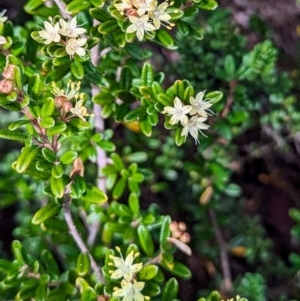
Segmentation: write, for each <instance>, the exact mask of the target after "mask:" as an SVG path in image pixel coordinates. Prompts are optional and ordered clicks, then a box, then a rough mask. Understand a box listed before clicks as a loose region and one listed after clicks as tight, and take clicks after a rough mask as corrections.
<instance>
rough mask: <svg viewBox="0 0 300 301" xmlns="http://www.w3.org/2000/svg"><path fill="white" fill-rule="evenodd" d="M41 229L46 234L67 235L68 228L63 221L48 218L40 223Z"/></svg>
mask: <svg viewBox="0 0 300 301" xmlns="http://www.w3.org/2000/svg"><path fill="white" fill-rule="evenodd" d="M42 228H43V229H45V230H46V231H48V232H51V233H56V234H63V233H68V232H69V228H68V226H67V224H66V222H65V221H64V220H61V219H60V218H57V217H50V218H48V219H46V220H45V221H44V222H43V223H42Z"/></svg>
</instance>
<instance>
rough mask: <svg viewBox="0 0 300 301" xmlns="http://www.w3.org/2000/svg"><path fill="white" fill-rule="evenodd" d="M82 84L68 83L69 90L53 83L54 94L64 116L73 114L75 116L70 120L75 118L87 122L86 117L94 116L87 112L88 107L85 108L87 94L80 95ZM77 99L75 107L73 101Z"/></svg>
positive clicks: (57, 105)
mask: <svg viewBox="0 0 300 301" xmlns="http://www.w3.org/2000/svg"><path fill="white" fill-rule="evenodd" d="M80 86H81V83H80V82H77V83H74V82H71V81H70V82H68V84H67V89H66V90H63V89H60V88H59V87H58V86H57V85H56V84H55V83H54V82H53V83H52V93H53V94H54V95H55V98H54V100H55V104H56V107H57V108H59V109H61V110H62V116H63V117H66V114H67V113H69V112H71V113H72V114H73V115H71V116H69V117H67V119H65V120H68V119H70V118H72V117H74V116H77V117H79V118H80V119H82V120H83V121H86V120H85V118H84V117H87V116H93V114H89V113H88V112H87V109H86V107H84V106H83V102H84V98H85V94H84V93H79V90H80ZM73 99H75V107H73V104H72V100H73Z"/></svg>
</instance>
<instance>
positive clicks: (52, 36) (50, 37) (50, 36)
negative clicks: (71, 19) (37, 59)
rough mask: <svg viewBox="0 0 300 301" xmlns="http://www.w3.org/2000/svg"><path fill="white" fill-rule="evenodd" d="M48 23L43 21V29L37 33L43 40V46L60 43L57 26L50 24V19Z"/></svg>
mask: <svg viewBox="0 0 300 301" xmlns="http://www.w3.org/2000/svg"><path fill="white" fill-rule="evenodd" d="M49 20H50V21H51V23H50V22H47V21H45V22H44V27H45V29H43V30H41V31H38V33H39V35H40V37H41V38H43V39H45V41H44V44H46V45H48V44H51V43H52V42H55V43H58V42H59V41H60V35H59V33H58V31H59V24H58V23H56V24H54V25H53V24H52V19H51V18H49Z"/></svg>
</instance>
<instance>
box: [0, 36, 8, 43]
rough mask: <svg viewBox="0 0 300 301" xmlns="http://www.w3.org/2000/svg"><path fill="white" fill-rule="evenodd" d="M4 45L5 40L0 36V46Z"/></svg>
mask: <svg viewBox="0 0 300 301" xmlns="http://www.w3.org/2000/svg"><path fill="white" fill-rule="evenodd" d="M6 43H7V40H6V38H5V37H3V36H0V45H4V44H6Z"/></svg>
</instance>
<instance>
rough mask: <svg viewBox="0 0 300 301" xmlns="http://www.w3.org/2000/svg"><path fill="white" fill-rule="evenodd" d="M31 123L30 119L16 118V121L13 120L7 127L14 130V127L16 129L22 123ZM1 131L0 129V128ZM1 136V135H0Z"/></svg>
mask: <svg viewBox="0 0 300 301" xmlns="http://www.w3.org/2000/svg"><path fill="white" fill-rule="evenodd" d="M29 123H31V121H30V120H17V121H14V122H12V123H11V124H10V125H9V126H8V129H9V130H10V131H14V130H16V129H18V128H19V127H21V126H22V125H25V124H29ZM0 131H1V130H0ZM0 137H1V136H0Z"/></svg>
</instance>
